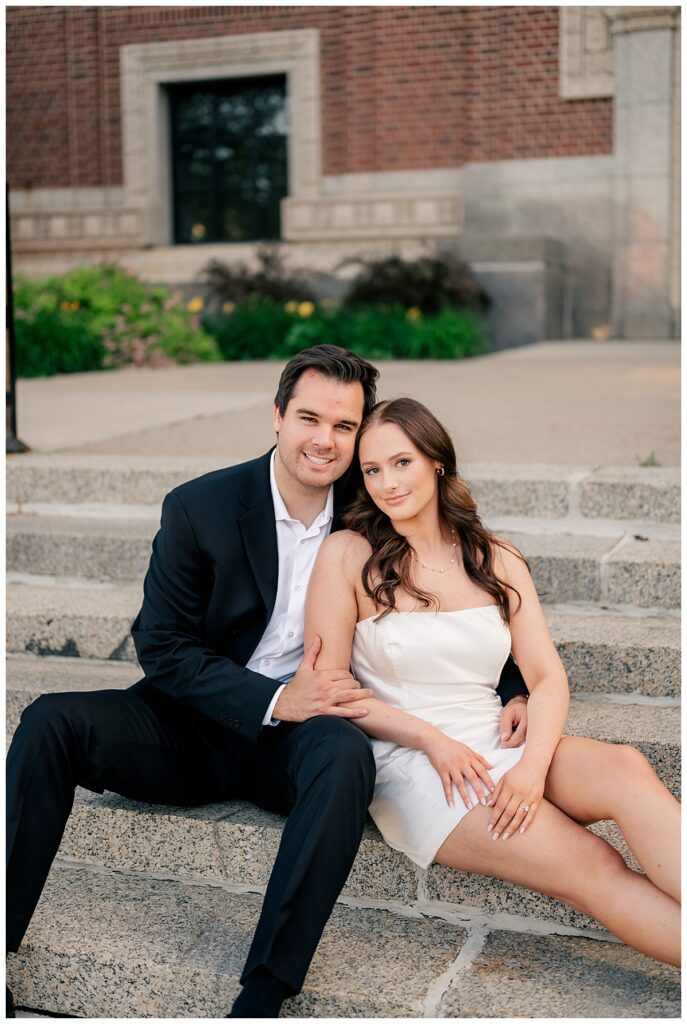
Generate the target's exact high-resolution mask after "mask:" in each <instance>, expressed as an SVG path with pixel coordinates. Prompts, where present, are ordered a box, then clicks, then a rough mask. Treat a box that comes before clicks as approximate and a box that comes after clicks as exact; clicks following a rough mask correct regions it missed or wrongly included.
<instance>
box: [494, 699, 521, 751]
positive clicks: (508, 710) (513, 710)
mask: <svg viewBox="0 0 687 1024" xmlns="http://www.w3.org/2000/svg"><path fill="white" fill-rule="evenodd" d="M499 728H500V730H501V746H502V747H519V746H520V745H521V744H522V743H524V742H525V737H526V736H527V698H526V697H524V696H522V695H519V696H517V697H511V699H510V700H509V701H508V703H507V704H506V706H505V707H504V709H503V710H502V712H501V717H500V719H499Z"/></svg>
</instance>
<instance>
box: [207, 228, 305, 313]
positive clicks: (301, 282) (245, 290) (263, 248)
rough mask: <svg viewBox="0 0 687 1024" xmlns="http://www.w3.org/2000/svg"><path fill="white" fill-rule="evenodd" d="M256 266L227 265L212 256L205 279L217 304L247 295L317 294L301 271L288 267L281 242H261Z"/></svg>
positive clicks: (302, 296)
mask: <svg viewBox="0 0 687 1024" xmlns="http://www.w3.org/2000/svg"><path fill="white" fill-rule="evenodd" d="M256 258H257V263H258V265H257V267H251V266H249V265H248V264H246V263H234V264H232V265H231V266H228V265H227V264H226V263H221V262H220V260H211V261H210V262H209V263H208V264H207V266H206V267H205V268H204V270H203V279H204V282H205V284H206V286H207V289H208V292H209V294H210V297H211V298H212V299H214V301H215V304H216V305H217V306H218V307H221V306H222V305H224V303H227V302H230V303H238V302H244V301H245V300H246V299H251V298H254V299H256V300H263V299H274V300H275V301H276V302H286V301H288V300H289V299H292V300H296V301H299V302H312V301H314V295H313V292H312V290H311V288H310V287H309V285H308V284H307V282H306V280H305V278H304V276H303V274H302V273H299V272H297V271H291V272H289V271H287V269H286V266H285V263H284V258H283V256H282V254H281V251H280V249H279V246H278V245H275V244H270V243H268V242H265V243H263V244H262V245H260V246H258V249H257V252H256Z"/></svg>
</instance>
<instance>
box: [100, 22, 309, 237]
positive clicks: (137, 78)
mask: <svg viewBox="0 0 687 1024" xmlns="http://www.w3.org/2000/svg"><path fill="white" fill-rule="evenodd" d="M120 65H121V101H122V149H123V153H122V156H123V165H124V191H125V195H126V206H127V208H128V209H135V210H137V211H139V213H140V215H141V231H142V235H143V239H142V240H143V243H144V244H147V245H168V244H170V243H171V240H172V204H171V157H170V140H169V109H168V100H167V93H166V90H165V86H166V85H171V84H174V83H179V82H192V81H202V80H206V81H207V80H208V79H220V78H242V77H253V76H255V75H262V74H265V75H269V74H283V75H285V76H286V82H287V109H288V114H289V136H288V178H289V196H290V197H293V198H294V199H299V200H307V199H316V198H318V197H319V196H320V195H321V191H322V168H321V150H322V140H321V117H320V61H319V32H318V30H317V29H299V30H293V31H283V32H259V33H249V34H245V35H233V36H219V37H211V38H207V39H187V40H175V41H173V42H164V43H135V44H132V45H129V46H123V47H122V48H121V51H120Z"/></svg>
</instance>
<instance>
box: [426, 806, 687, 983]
mask: <svg viewBox="0 0 687 1024" xmlns="http://www.w3.org/2000/svg"><path fill="white" fill-rule="evenodd" d="M490 816H491V811H490V809H489V808H485V807H482V806H480V805H478V806H477V807H475V808H473V810H471V811H470V813H469V814H466V815H465V817H464V818H463V820H462V821H461V822H460V824H459V825H458V826H457V827H456V828H455V829H454V830H453V832H452V833H451V835H450V836H449V837H448V839H447V840H446V841H445V842H444V844H443V845H442V847H441V848H440V850H439V852H438V853H437V856H436V860H437V861H438V863H440V864H446V865H448V866H449V867H453V868H456V869H457V870H459V871H473V872H476V873H478V874H482V875H493V876H495V877H496V878H503V879H505V880H506V881H509V882H516V883H517V884H518V885H523V886H526V887H527V888H529V889H536V890H537V891H539V892H544V893H547V894H548V895H550V896H555V897H556V898H557V899H560V900H563V901H564V902H566V903H569V904H570V905H571V906H573V907H575V908H576V909H577V910H580V911H582V912H583V913H587V914H590V915H591V916H592V917H594V918H596V920H597V921H599V923H600V924H602V925H604V927H606V928H608V929H609V931H611V932H613V934H614V935H617V936H618V938H620V939H622V940H623V941H624V942H626V943H627V944H628V945H629V946H634V947H635V948H636V949H639V950H641V952H642V953H646V954H647V955H648V956H652V957H655V958H656V959H657V960H663V961H664V962H666V963H670V964H675V965H678V964H679V962H680V908H679V905H678V904H677V903H676V902H675V900H673V899H672V898H671V897H670V896H668V895H666V893H664V892H661V890H660V889H657V888H656V886H655V885H653V884H652V883H651V882H650V881H649V880H648V878H645V877H644V876H643V875H640V874H638V873H637V872H635V871H631V870H630V869H629V868H628V866H627V865H626V863H625V861H624V860H623V858H622V857H621V856H620V854H619V853H618V852H617V851H616V850H614V849H613V847H612V846H610V844H609V843H607V842H606V841H605V840H604V839H601V838H600V837H599V836H595V835H594V834H593V833H592V832H589V831H588V830H587V829H586V828H584V827H583V826H582V825H578V824H577V823H576V822H574V821H572V819H571V818H569V817H568V816H567V815H566V814H564V813H563V812H562V811H560V810H559V809H558V808H557V807H554V806H553V804H551V803H549V802H548V801H547V800H546V799H544V800H542V803H541V806H540V808H539V810H538V811H537V814H536V816H535V818H534V821H533V822H532V824H531V825H530V827H529V828H528V830H527V831H526V832H525V833H524V834H520V833H516V834H515V835H514V836H512V837H511V838H510V839H507V840H503V839H497V840H493V839H492V833H490V832H487V825H488V823H489V819H490Z"/></svg>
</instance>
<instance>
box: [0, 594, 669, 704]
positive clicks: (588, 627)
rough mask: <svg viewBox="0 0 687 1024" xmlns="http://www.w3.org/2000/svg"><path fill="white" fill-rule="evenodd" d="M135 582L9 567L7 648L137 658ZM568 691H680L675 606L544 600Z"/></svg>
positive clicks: (139, 596) (138, 597)
mask: <svg viewBox="0 0 687 1024" xmlns="http://www.w3.org/2000/svg"><path fill="white" fill-rule="evenodd" d="M141 601H142V586H141V584H140V583H138V582H137V583H130V584H125V583H122V582H120V583H118V584H111V583H110V584H107V583H105V584H89V583H88V582H86V581H79V580H63V581H61V582H60V581H57V580H49V579H47V578H44V577H35V576H25V577H18V576H16V575H11V576H10V579H9V582H8V586H7V619H6V645H7V650H8V651H11V652H15V653H32V654H48V655H67V656H71V657H80V658H98V659H102V660H108V659H115V660H119V661H135V658H136V654H135V651H134V645H133V640H132V639H131V635H130V629H131V623H132V622H133V620H134V618H135V617H136V615H137V613H138V610H139V608H140V607H141ZM544 612H545V614H546V618H547V621H548V623H549V628H550V630H551V635H552V637H553V639H554V641H555V643H556V645H557V647H558V651H559V653H560V655H561V658H562V660H563V663H564V665H565V667H566V670H567V672H568V678H569V682H570V688H571V690H572V691H576V690H584V691H599V692H613V693H643V694H645V695H650V696H665V697H675V696H677V695H678V694H679V692H680V620H679V618H678V617H677V615H676V614H674V613H668V614H666V613H660V612H656V611H643V610H640V609H636V608H635V609H633V608H628V607H625V608H620V609H619V608H614V609H610V608H607V609H606V610H603V609H601V608H599V607H598V606H596V605H592V604H587V605H585V604H580V605H552V606H550V605H547V606H545V607H544Z"/></svg>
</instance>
